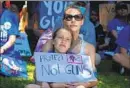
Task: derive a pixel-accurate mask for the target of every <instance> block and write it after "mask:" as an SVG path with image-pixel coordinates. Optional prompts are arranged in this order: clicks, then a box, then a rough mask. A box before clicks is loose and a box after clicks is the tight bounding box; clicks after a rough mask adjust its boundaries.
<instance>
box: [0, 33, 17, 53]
mask: <svg viewBox="0 0 130 88" xmlns="http://www.w3.org/2000/svg"><path fill="white" fill-rule="evenodd" d="M15 41H16V36H15V35H10V36H9V40H8V41H7V42H6V43H5V44H4V45H3V46H2V47H1V48H0V53H4V52H5V51H6V50H7V49H8V48H10V47H11V46H12V45H13V44H14V43H15Z"/></svg>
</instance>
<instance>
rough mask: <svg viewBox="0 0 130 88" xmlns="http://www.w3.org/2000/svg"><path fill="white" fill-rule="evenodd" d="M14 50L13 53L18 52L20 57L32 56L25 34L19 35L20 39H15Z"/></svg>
mask: <svg viewBox="0 0 130 88" xmlns="http://www.w3.org/2000/svg"><path fill="white" fill-rule="evenodd" d="M14 49H15V51H18V52H19V53H20V55H21V56H32V54H31V50H30V47H29V42H28V39H27V35H26V34H25V33H20V37H18V38H17V39H16V42H15V47H14Z"/></svg>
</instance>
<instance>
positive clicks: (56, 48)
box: [25, 28, 72, 88]
mask: <svg viewBox="0 0 130 88" xmlns="http://www.w3.org/2000/svg"><path fill="white" fill-rule="evenodd" d="M71 42H72V34H71V31H70V30H67V29H65V28H59V29H57V30H56V31H55V32H54V34H53V40H52V44H53V45H52V46H53V47H52V48H53V49H52V50H51V51H49V52H50V53H51V52H52V53H62V54H65V53H67V51H68V50H69V48H70V47H71ZM34 79H36V78H34ZM36 84H38V85H41V86H42V85H43V86H42V87H43V88H50V87H49V86H51V87H52V88H59V87H60V88H61V87H64V86H66V87H67V84H64V83H49V84H50V85H49V84H48V83H41V82H37V81H36ZM38 85H37V87H36V85H35V84H29V85H27V86H26V87H25V88H39V87H38Z"/></svg>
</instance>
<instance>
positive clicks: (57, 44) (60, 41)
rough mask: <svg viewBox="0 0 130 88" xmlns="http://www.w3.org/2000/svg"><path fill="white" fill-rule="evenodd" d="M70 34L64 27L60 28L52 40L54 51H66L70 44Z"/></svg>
mask: <svg viewBox="0 0 130 88" xmlns="http://www.w3.org/2000/svg"><path fill="white" fill-rule="evenodd" d="M71 41H72V35H71V33H70V31H68V30H66V29H60V30H59V31H58V32H57V33H56V37H55V39H54V40H53V44H54V50H55V52H56V53H66V52H67V51H68V49H69V48H70V46H71Z"/></svg>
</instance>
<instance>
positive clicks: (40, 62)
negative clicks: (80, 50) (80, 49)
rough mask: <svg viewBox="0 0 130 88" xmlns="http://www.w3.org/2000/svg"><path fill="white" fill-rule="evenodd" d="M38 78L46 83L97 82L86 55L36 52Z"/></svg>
mask: <svg viewBox="0 0 130 88" xmlns="http://www.w3.org/2000/svg"><path fill="white" fill-rule="evenodd" d="M34 58H35V62H36V78H37V80H38V81H44V82H87V81H95V80H96V78H95V76H94V74H93V71H92V65H91V61H90V57H89V56H86V55H75V54H58V53H43V52H35V53H34Z"/></svg>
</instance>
